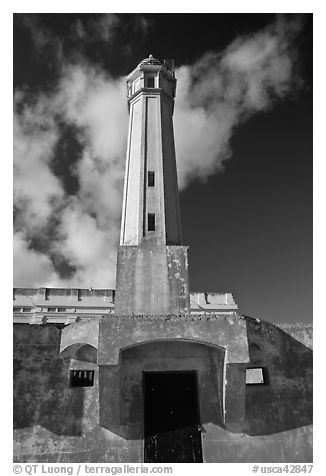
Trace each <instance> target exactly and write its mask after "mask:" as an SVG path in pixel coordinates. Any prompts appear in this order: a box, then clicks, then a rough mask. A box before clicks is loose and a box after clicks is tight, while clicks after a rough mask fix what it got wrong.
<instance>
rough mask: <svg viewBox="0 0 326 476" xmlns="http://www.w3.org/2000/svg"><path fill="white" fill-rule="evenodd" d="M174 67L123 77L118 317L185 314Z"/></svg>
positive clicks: (155, 66) (146, 68)
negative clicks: (125, 122)
mask: <svg viewBox="0 0 326 476" xmlns="http://www.w3.org/2000/svg"><path fill="white" fill-rule="evenodd" d="M172 63H173V62H171V61H166V60H165V61H159V60H157V59H155V58H153V56H152V55H150V56H149V57H148V58H146V59H144V60H143V61H141V62H140V63H139V64H138V66H137V67H136V68H135V69H134V70H133V71H132V72H131V73H130V74H129V75H128V77H127V96H128V108H129V131H128V144H127V154H126V165H125V179H124V195H123V205H122V218H121V232H120V244H119V250H118V255H117V279H116V307H115V313H116V314H118V315H119V314H120V315H161V314H178V315H180V314H187V313H189V279H188V247H186V246H183V244H182V234H181V222H180V206H179V195H178V181H177V168H176V156H175V146H174V133H173V109H174V99H175V91H176V78H175V74H174V69H173V64H172Z"/></svg>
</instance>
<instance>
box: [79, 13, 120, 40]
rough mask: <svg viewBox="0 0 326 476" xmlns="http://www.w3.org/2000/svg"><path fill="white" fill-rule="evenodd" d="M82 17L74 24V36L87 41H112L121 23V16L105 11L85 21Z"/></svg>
mask: <svg viewBox="0 0 326 476" xmlns="http://www.w3.org/2000/svg"><path fill="white" fill-rule="evenodd" d="M82 18H83V17H82V16H81V17H80V18H78V19H77V20H76V21H75V23H73V24H72V26H71V31H72V33H73V35H72V36H73V38H78V39H81V40H83V41H87V42H92V41H94V40H96V41H103V42H104V43H110V42H111V41H112V39H113V37H114V34H115V31H116V28H117V26H118V25H119V23H120V20H119V17H118V16H117V15H115V14H114V13H105V14H103V15H100V16H99V17H98V18H87V20H86V21H84V22H83V21H82Z"/></svg>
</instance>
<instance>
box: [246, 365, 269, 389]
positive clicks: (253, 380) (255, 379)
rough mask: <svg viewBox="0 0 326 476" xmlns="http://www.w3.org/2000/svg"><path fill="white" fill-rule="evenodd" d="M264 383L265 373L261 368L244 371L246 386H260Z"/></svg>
mask: <svg viewBox="0 0 326 476" xmlns="http://www.w3.org/2000/svg"><path fill="white" fill-rule="evenodd" d="M266 383H267V381H266V372H265V370H264V369H263V368H262V367H256V368H252V369H246V384H247V385H261V384H266Z"/></svg>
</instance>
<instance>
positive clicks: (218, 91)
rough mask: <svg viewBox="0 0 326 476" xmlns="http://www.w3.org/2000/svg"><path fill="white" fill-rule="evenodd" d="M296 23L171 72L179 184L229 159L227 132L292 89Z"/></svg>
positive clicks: (242, 39) (244, 39)
mask: <svg viewBox="0 0 326 476" xmlns="http://www.w3.org/2000/svg"><path fill="white" fill-rule="evenodd" d="M300 26H301V24H300V20H298V19H294V20H291V21H286V20H285V18H283V17H278V19H277V21H276V22H275V23H274V24H272V25H270V26H269V27H267V28H266V29H265V30H263V31H260V32H258V33H257V34H255V35H252V36H250V37H240V38H237V39H236V40H235V41H233V42H232V43H231V44H230V45H229V46H228V47H227V48H226V49H225V50H224V51H223V52H221V53H216V52H209V53H207V54H205V55H204V56H203V57H202V58H200V59H199V60H198V61H197V62H196V63H195V64H193V65H191V66H183V67H181V68H179V69H178V70H177V71H176V76H177V78H178V88H177V99H176V108H175V135H176V150H177V164H178V174H179V185H180V187H181V188H182V187H185V186H186V185H187V183H189V181H190V180H192V179H193V178H205V177H207V176H209V175H210V174H212V173H214V172H215V171H216V170H218V169H220V170H221V169H223V161H224V160H226V159H227V158H229V157H230V153H231V152H230V139H231V136H232V132H233V130H234V128H235V127H236V126H238V125H239V124H240V123H241V122H242V121H243V120H245V119H246V118H248V117H249V116H251V115H252V114H254V113H257V112H259V111H264V110H267V109H268V108H270V107H272V106H273V105H274V104H275V101H276V100H278V99H282V98H283V97H285V95H286V94H287V93H288V92H289V91H290V90H291V88H293V87H295V86H296V81H297V77H296V75H295V74H294V68H295V65H296V55H295V50H294V43H293V41H294V38H295V35H296V33H297V32H298V31H299V29H300Z"/></svg>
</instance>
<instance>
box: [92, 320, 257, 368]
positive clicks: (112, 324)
mask: <svg viewBox="0 0 326 476" xmlns="http://www.w3.org/2000/svg"><path fill="white" fill-rule="evenodd" d="M167 339H180V340H181V339H185V340H190V341H194V342H200V343H206V344H211V345H214V346H218V347H223V348H225V349H226V350H227V355H226V362H228V363H246V362H248V361H249V353H248V343H247V330H246V321H245V319H243V318H241V317H240V316H238V315H237V314H236V313H232V314H222V313H221V314H214V315H211V316H210V317H207V316H205V315H198V316H188V317H183V316H174V315H169V316H156V317H151V316H143V317H142V318H141V317H136V316H134V317H133V316H121V317H118V316H115V317H114V318H106V317H105V318H103V319H102V320H101V321H100V332H99V347H98V363H99V365H109V364H117V363H118V360H119V352H120V349H124V348H126V347H128V346H131V345H135V344H140V343H145V342H150V341H157V340H167ZM108 342H110V345H108V344H107V343H108Z"/></svg>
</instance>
